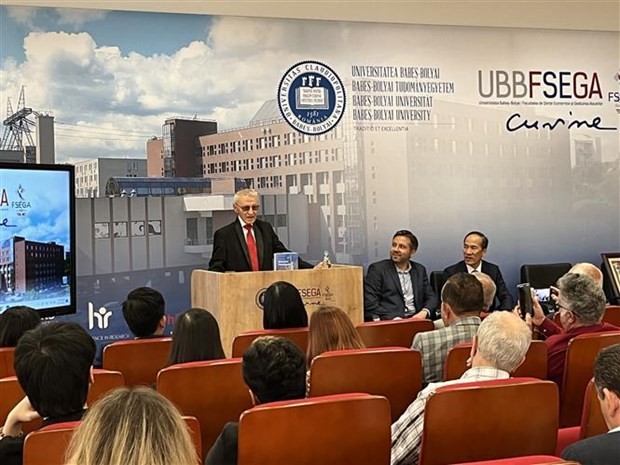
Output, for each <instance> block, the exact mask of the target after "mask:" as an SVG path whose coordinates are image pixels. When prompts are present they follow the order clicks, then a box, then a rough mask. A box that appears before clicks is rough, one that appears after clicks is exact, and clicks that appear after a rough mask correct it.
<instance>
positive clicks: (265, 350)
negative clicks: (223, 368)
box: [242, 336, 306, 404]
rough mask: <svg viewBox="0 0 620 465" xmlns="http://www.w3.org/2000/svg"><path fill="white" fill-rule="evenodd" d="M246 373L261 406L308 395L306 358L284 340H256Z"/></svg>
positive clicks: (250, 349)
mask: <svg viewBox="0 0 620 465" xmlns="http://www.w3.org/2000/svg"><path fill="white" fill-rule="evenodd" d="M242 371H243V380H244V381H245V384H247V386H248V387H249V388H250V391H251V392H252V396H253V398H254V401H255V402H256V403H257V404H264V403H267V402H275V401H278V400H289V399H303V398H304V397H305V395H306V357H304V354H303V352H302V351H301V349H299V347H297V346H296V345H295V344H293V343H292V342H291V341H289V340H288V339H285V338H283V337H276V336H263V337H259V338H257V339H255V340H254V342H252V345H250V347H248V348H247V349H246V351H245V352H244V354H243V364H242Z"/></svg>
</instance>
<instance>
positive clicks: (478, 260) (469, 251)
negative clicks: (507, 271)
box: [443, 231, 514, 311]
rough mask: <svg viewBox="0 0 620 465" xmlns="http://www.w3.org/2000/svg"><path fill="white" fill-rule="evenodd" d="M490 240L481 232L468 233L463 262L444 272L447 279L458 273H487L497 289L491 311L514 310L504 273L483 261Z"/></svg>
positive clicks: (464, 245) (464, 240)
mask: <svg viewBox="0 0 620 465" xmlns="http://www.w3.org/2000/svg"><path fill="white" fill-rule="evenodd" d="M488 246H489V239H487V237H486V236H485V235H484V234H482V233H481V232H479V231H472V232H470V233H467V235H466V236H465V239H463V260H462V261H460V262H458V263H456V264H454V265H452V266H449V267H448V268H446V269H445V270H443V272H444V275H445V278H446V279H448V278H449V277H450V276H452V275H453V274H456V273H479V272H481V273H485V274H488V275H489V277H490V278H491V279H492V280H493V282H494V283H495V287H496V292H495V302H494V305H492V306H491V308H490V309H489V310H490V311H493V310H512V309H513V307H514V303H513V300H512V295H511V294H510V292H509V291H508V288H507V287H506V283H505V282H504V278H503V277H502V272H501V271H500V270H499V267H498V266H497V265H494V264H493V263H489V262H487V261H485V260H483V259H482V257H484V256H485V255H486V253H487V247H488Z"/></svg>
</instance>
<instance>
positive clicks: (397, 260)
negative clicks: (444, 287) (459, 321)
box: [364, 230, 438, 321]
mask: <svg viewBox="0 0 620 465" xmlns="http://www.w3.org/2000/svg"><path fill="white" fill-rule="evenodd" d="M417 250H418V239H417V238H416V237H415V236H414V235H413V233H411V232H410V231H406V230H402V231H397V232H396V233H395V234H394V237H392V247H391V248H390V258H389V259H387V260H381V261H380V262H376V263H373V264H372V265H370V266H369V267H368V272H367V273H366V279H365V280H364V320H366V321H372V320H392V319H394V318H409V317H413V318H419V319H424V318H430V319H433V318H434V317H435V313H436V310H437V306H438V300H437V296H436V295H435V293H434V292H433V288H432V287H431V285H430V283H429V281H428V276H427V274H426V268H424V266H422V265H421V264H419V263H416V262H414V261H411V257H412V256H413V255H415V253H416V251H417Z"/></svg>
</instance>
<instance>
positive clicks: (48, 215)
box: [0, 163, 76, 317]
mask: <svg viewBox="0 0 620 465" xmlns="http://www.w3.org/2000/svg"><path fill="white" fill-rule="evenodd" d="M74 183H75V173H74V167H73V166H70V165H39V164H18V163H0V313H1V312H3V311H5V310H6V309H7V308H9V307H12V306H16V305H26V306H29V307H32V308H34V309H35V310H37V311H39V312H40V313H41V316H42V317H46V316H55V315H64V314H68V313H75V311H76V278H75V250H76V248H75V197H74V194H73V193H74Z"/></svg>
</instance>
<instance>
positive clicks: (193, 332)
mask: <svg viewBox="0 0 620 465" xmlns="http://www.w3.org/2000/svg"><path fill="white" fill-rule="evenodd" d="M225 357H226V356H225V355H224V349H223V348H222V340H221V339H220V328H219V326H218V324H217V320H216V319H215V317H214V316H213V315H212V314H211V312H209V311H208V310H204V309H202V308H190V309H189V310H187V311H185V312H183V313H181V314H180V315H179V316H178V317H177V322H176V325H175V326H174V331H173V333H172V349H171V351H170V360H169V361H168V364H169V365H174V364H175V363H185V362H197V361H203V360H216V359H220V358H225Z"/></svg>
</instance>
